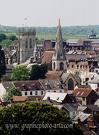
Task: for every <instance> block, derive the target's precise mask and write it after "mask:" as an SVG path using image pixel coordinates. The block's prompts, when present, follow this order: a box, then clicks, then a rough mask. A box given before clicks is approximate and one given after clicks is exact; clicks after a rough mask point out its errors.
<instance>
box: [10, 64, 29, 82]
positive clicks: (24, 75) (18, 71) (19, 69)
mask: <svg viewBox="0 0 99 135" xmlns="http://www.w3.org/2000/svg"><path fill="white" fill-rule="evenodd" d="M11 79H12V80H18V81H21V80H28V79H29V70H28V69H27V67H26V66H16V67H15V68H14V69H13V70H12V74H11Z"/></svg>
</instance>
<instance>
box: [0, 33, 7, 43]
mask: <svg viewBox="0 0 99 135" xmlns="http://www.w3.org/2000/svg"><path fill="white" fill-rule="evenodd" d="M5 39H7V36H6V35H5V34H0V42H1V41H3V40H5Z"/></svg>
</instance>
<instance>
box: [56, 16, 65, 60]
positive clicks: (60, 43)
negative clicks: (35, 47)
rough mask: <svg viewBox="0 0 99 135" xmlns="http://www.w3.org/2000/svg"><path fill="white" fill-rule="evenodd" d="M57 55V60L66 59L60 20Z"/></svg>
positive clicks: (57, 35)
mask: <svg viewBox="0 0 99 135" xmlns="http://www.w3.org/2000/svg"><path fill="white" fill-rule="evenodd" d="M55 54H56V57H57V58H56V59H65V55H64V49H63V38H62V30H61V24H60V18H59V22H58V27H57V34H56V44H55Z"/></svg>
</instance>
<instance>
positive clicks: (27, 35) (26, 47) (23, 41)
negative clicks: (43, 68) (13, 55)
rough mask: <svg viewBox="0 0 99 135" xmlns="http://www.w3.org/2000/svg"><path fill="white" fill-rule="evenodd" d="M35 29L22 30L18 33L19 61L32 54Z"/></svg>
mask: <svg viewBox="0 0 99 135" xmlns="http://www.w3.org/2000/svg"><path fill="white" fill-rule="evenodd" d="M35 37H36V31H35V29H28V30H23V31H22V32H21V35H20V46H19V52H20V54H19V61H20V63H23V62H25V61H26V60H28V59H29V58H30V57H31V56H33V50H34V46H35Z"/></svg>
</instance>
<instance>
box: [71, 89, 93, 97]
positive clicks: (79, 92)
mask: <svg viewBox="0 0 99 135" xmlns="http://www.w3.org/2000/svg"><path fill="white" fill-rule="evenodd" d="M92 91H93V90H92V89H89V88H77V89H75V90H74V91H73V95H74V96H75V97H87V96H88V95H89V94H90V93H91V92H92Z"/></svg>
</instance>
